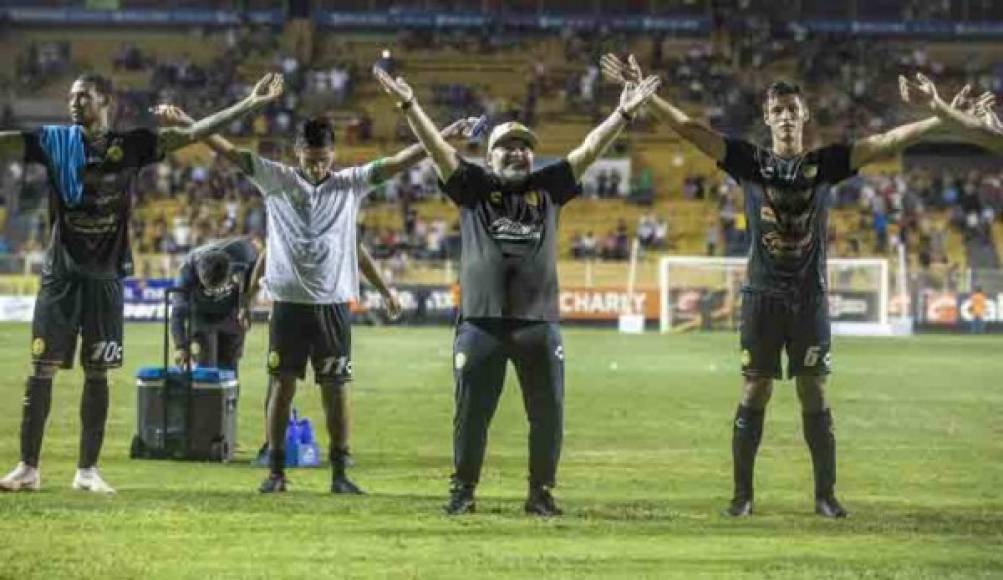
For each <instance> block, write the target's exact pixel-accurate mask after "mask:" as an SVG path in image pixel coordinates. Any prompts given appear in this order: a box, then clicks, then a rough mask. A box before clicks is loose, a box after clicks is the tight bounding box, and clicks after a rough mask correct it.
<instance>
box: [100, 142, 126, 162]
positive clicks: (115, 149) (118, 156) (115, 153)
mask: <svg viewBox="0 0 1003 580" xmlns="http://www.w3.org/2000/svg"><path fill="white" fill-rule="evenodd" d="M123 155H125V152H124V151H122V148H121V147H120V146H119V145H118V144H117V143H116V144H114V145H112V146H111V147H109V148H108V151H106V152H105V154H104V157H105V159H107V160H108V161H111V162H112V163H118V162H119V161H121V160H122V157H123Z"/></svg>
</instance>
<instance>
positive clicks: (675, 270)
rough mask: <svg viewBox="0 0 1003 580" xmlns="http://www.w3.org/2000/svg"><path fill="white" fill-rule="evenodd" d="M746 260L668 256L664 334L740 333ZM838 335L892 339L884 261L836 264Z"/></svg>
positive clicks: (832, 282)
mask: <svg viewBox="0 0 1003 580" xmlns="http://www.w3.org/2000/svg"><path fill="white" fill-rule="evenodd" d="M747 262H748V260H747V259H746V258H737V257H736V258H722V257H714V256H665V257H663V258H662V259H661V260H660V261H659V265H658V285H659V329H660V331H661V332H663V333H664V332H670V331H674V332H679V331H689V330H735V329H737V328H738V322H739V313H740V306H741V289H742V285H743V284H744V282H745V268H746V264H747ZM827 271H828V281H827V282H828V293H829V315H830V319H831V320H832V331H833V334H844V335H871V336H888V335H892V334H896V329H895V327H894V325H893V324H891V322H890V321H889V318H888V301H889V275H888V272H889V266H888V260H886V259H884V258H830V259H829V260H828V265H827Z"/></svg>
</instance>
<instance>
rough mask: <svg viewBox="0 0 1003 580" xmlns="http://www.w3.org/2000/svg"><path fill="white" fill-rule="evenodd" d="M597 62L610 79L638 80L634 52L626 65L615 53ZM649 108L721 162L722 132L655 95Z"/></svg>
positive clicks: (695, 145) (616, 80)
mask: <svg viewBox="0 0 1003 580" xmlns="http://www.w3.org/2000/svg"><path fill="white" fill-rule="evenodd" d="M600 65H601V67H602V72H603V75H604V76H606V78H608V79H610V80H612V81H614V82H618V83H621V84H624V83H627V82H628V81H633V82H635V83H639V82H641V79H642V75H641V67H640V65H638V64H637V59H635V58H634V55H630V58H629V59H628V64H624V63H623V62H621V61H620V59H619V58H617V57H616V55H613V54H607V55H604V56H603V57H602V60H601V61H600ZM651 107H652V109H653V110H654V111H655V113H656V114H657V115H658V116H659V117H660V118H661V119H662V120H664V121H665V122H666V123H667V124H668V125H669V127H670V128H671V129H672V130H673V131H675V132H676V133H677V134H678V135H679V136H680V137H682V138H683V139H685V140H686V141H689V142H690V143H692V144H693V146H694V147H696V148H697V149H699V150H700V151H701V152H702V153H703V154H704V155H707V156H708V157H710V158H711V159H713V160H714V161H717V162H721V161H724V154H725V143H724V136H723V135H721V134H720V133H718V132H717V131H715V130H713V129H711V128H710V127H708V126H707V125H704V124H703V123H700V122H698V121H695V120H694V119H693V118H692V117H690V116H689V115H687V114H686V113H685V112H683V111H682V110H680V109H678V108H676V107H675V106H673V105H672V103H670V102H668V101H666V100H665V99H663V98H661V97H659V96H658V95H657V94H656V95H653V96H652V97H651Z"/></svg>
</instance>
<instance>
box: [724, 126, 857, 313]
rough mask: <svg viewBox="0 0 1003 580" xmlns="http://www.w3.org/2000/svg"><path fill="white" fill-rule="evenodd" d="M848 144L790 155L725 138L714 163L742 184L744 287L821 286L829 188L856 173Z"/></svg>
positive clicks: (772, 290) (810, 290)
mask: <svg viewBox="0 0 1003 580" xmlns="http://www.w3.org/2000/svg"><path fill="white" fill-rule="evenodd" d="M850 151H851V148H850V147H849V146H848V145H842V144H839V145H830V146H827V147H823V148H821V149H815V150H813V151H809V152H807V153H803V154H801V155H795V156H793V157H780V156H779V155H776V154H775V153H773V152H772V151H769V150H767V149H764V148H762V147H757V146H755V145H753V144H751V143H748V142H746V141H741V140H735V139H727V140H726V153H725V157H724V160H723V161H722V162H721V163H720V164H719V165H720V167H721V169H724V170H725V171H727V172H728V174H729V175H731V176H732V177H733V178H735V180H736V181H738V183H739V184H740V185H741V186H742V190H743V192H744V194H745V217H746V222H747V224H748V231H749V239H750V240H751V244H750V249H749V264H748V272H747V274H746V288H747V289H748V290H751V291H753V292H762V293H765V294H783V295H794V294H797V295H810V294H814V293H819V292H825V290H826V271H825V256H826V248H825V246H826V230H827V224H828V215H829V191H830V188H831V186H832V185H833V184H835V183H838V182H839V181H842V180H843V179H846V178H847V177H850V176H852V175H854V174H855V173H856V171H855V170H854V169H853V168H852V167H851V166H850Z"/></svg>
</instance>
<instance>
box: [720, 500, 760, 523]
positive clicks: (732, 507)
mask: <svg viewBox="0 0 1003 580" xmlns="http://www.w3.org/2000/svg"><path fill="white" fill-rule="evenodd" d="M721 514H722V515H726V516H728V517H731V518H745V517H749V516H751V515H752V498H751V497H746V496H735V497H733V498H731V503H729V504H728V507H726V508H724V510H723V511H722V512H721Z"/></svg>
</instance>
